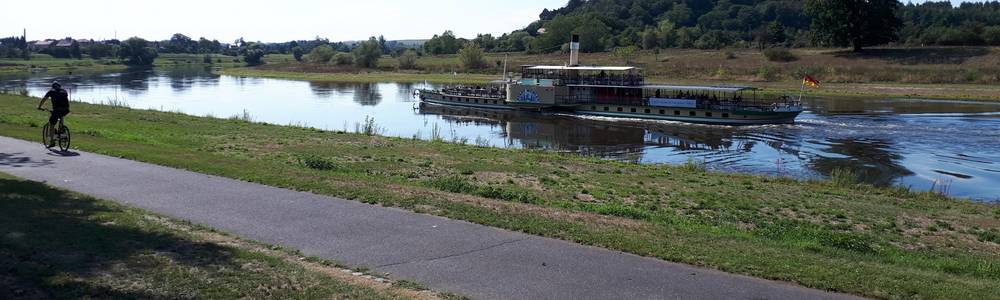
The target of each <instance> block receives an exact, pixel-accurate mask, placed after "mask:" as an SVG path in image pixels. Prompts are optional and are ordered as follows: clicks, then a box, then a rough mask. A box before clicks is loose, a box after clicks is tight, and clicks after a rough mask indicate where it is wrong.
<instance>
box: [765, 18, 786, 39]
mask: <svg viewBox="0 0 1000 300" xmlns="http://www.w3.org/2000/svg"><path fill="white" fill-rule="evenodd" d="M787 40H788V36H787V35H785V26H781V23H780V22H778V21H777V20H775V21H773V22H771V24H768V25H767V44H769V45H784V44H785V41H787Z"/></svg>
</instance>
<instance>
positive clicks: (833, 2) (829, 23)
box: [805, 0, 903, 52]
mask: <svg viewBox="0 0 1000 300" xmlns="http://www.w3.org/2000/svg"><path fill="white" fill-rule="evenodd" d="M899 7H900V3H899V1H898V0H809V1H808V2H806V7H805V11H806V14H808V15H809V16H810V17H812V25H811V29H812V31H813V38H814V42H816V43H817V44H826V45H830V46H838V47H844V46H851V47H852V48H854V52H861V50H862V49H863V48H864V47H867V46H874V45H880V44H885V43H888V42H892V41H895V40H896V39H898V32H899V29H900V27H902V26H903V22H902V21H900V20H899V17H898V16H896V10H897V9H899Z"/></svg>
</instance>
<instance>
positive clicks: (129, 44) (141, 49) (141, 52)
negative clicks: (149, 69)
mask: <svg viewBox="0 0 1000 300" xmlns="http://www.w3.org/2000/svg"><path fill="white" fill-rule="evenodd" d="M157 56H159V53H157V52H156V49H153V47H150V46H149V42H148V41H146V40H144V39H142V38H138V37H132V38H129V39H127V40H125V41H124V42H122V44H121V46H120V48H119V49H118V57H119V58H121V59H124V60H125V64H126V65H130V66H150V65H152V64H153V61H154V60H156V57H157Z"/></svg>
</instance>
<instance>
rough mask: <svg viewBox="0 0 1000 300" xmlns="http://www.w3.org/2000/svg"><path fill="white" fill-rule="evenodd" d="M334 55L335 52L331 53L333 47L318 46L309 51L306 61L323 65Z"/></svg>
mask: <svg viewBox="0 0 1000 300" xmlns="http://www.w3.org/2000/svg"><path fill="white" fill-rule="evenodd" d="M335 54H336V52H334V51H333V47H330V45H320V46H318V47H316V48H313V49H312V51H309V54H308V55H307V56H306V60H308V61H309V62H311V63H314V64H325V63H327V62H329V61H330V59H333V56H334V55H335Z"/></svg>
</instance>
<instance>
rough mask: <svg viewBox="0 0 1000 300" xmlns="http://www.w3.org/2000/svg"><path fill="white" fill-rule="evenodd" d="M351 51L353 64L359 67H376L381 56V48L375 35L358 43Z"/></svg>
mask: <svg viewBox="0 0 1000 300" xmlns="http://www.w3.org/2000/svg"><path fill="white" fill-rule="evenodd" d="M351 52H352V53H353V54H354V65H355V66H358V67H360V68H375V67H378V59H379V58H381V57H382V49H381V47H379V43H378V39H376V38H375V37H371V38H369V39H368V41H365V42H361V43H359V44H358V47H357V48H354V51H351Z"/></svg>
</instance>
